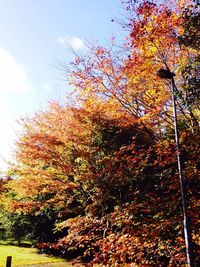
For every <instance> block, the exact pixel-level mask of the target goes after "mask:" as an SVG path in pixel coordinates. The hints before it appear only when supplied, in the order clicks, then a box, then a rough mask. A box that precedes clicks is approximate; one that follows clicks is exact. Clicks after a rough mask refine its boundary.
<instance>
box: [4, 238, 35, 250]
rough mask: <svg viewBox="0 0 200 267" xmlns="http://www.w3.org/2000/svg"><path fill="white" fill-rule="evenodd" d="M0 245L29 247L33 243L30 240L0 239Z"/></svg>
mask: <svg viewBox="0 0 200 267" xmlns="http://www.w3.org/2000/svg"><path fill="white" fill-rule="evenodd" d="M0 245H1V246H18V247H23V248H31V247H33V244H32V243H31V241H22V242H20V244H19V242H18V241H15V240H10V239H9V240H0Z"/></svg>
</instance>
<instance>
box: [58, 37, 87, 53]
mask: <svg viewBox="0 0 200 267" xmlns="http://www.w3.org/2000/svg"><path fill="white" fill-rule="evenodd" d="M57 43H59V44H61V45H67V46H69V47H71V48H72V49H74V50H81V49H83V48H84V42H83V40H82V39H80V38H78V37H75V36H71V37H70V36H63V37H59V38H58V39H57Z"/></svg>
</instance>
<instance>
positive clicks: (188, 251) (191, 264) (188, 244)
mask: <svg viewBox="0 0 200 267" xmlns="http://www.w3.org/2000/svg"><path fill="white" fill-rule="evenodd" d="M173 76H174V75H171V77H170V78H171V85H172V102H173V115H174V133H175V141H176V153H177V162H178V174H179V181H180V188H181V202H182V210H183V227H184V237H185V247H186V256H187V264H188V266H189V267H194V262H193V251H192V237H191V231H190V225H189V220H188V214H187V204H186V197H187V194H186V188H185V181H184V178H183V171H182V164H181V152H180V144H179V132H178V124H177V108H176V91H175V81H174V77H173Z"/></svg>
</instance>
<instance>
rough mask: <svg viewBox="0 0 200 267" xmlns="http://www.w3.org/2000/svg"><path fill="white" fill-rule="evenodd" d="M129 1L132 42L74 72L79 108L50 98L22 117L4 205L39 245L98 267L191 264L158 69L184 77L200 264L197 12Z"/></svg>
mask: <svg viewBox="0 0 200 267" xmlns="http://www.w3.org/2000/svg"><path fill="white" fill-rule="evenodd" d="M123 4H124V6H125V9H126V11H127V13H128V16H127V21H126V22H124V23H123V25H124V28H125V29H126V30H127V31H128V35H127V38H126V40H125V43H123V44H122V45H121V44H120V45H119V44H118V45H117V44H115V40H114V39H112V48H104V47H101V46H99V45H93V46H91V47H90V50H89V52H88V54H87V55H86V56H83V57H81V56H77V57H76V59H75V60H74V62H73V63H71V64H70V66H68V67H67V68H66V70H67V77H68V79H69V80H70V84H71V85H72V86H73V87H74V88H75V90H76V93H75V95H76V98H75V100H76V101H75V102H76V105H72V104H68V103H67V104H66V105H59V104H57V103H51V104H50V105H49V107H48V109H47V110H46V111H45V112H40V113H37V114H35V115H34V116H33V117H32V118H24V119H22V121H21V123H22V125H23V128H24V132H23V134H22V135H21V137H20V138H19V140H18V142H17V144H16V155H15V159H16V162H15V163H13V164H12V165H11V167H10V170H9V175H10V176H13V177H14V178H15V179H13V180H11V181H10V182H9V183H8V184H7V187H6V188H7V189H6V190H4V192H3V193H2V199H3V201H2V202H3V203H4V204H3V206H4V212H5V213H7V217H6V218H7V220H8V221H9V220H10V221H12V220H13V217H12V216H14V218H15V220H16V221H17V220H20V223H19V224H18V227H22V228H23V229H24V230H26V229H27V228H26V227H25V226H23V223H24V222H25V223H26V225H27V223H28V226H29V230H28V232H29V234H30V233H32V237H33V238H34V239H35V240H36V241H38V243H37V246H38V248H39V249H40V250H41V251H45V252H48V253H53V254H55V255H62V256H64V257H67V258H77V257H81V259H82V260H83V261H85V262H88V263H89V264H91V265H93V264H95V263H97V264H102V265H104V266H163V267H164V266H171V267H172V266H184V264H185V262H186V257H185V242H184V234H183V215H182V206H181V194H180V185H179V179H178V173H177V172H178V171H177V159H176V147H175V141H174V126H173V108H172V101H171V83H170V79H168V80H166V79H161V78H159V77H158V75H157V72H158V71H159V70H160V69H163V68H164V69H166V70H169V71H171V72H173V73H175V75H176V76H175V77H174V78H175V83H176V93H175V94H176V101H177V113H178V114H177V116H178V127H179V135H180V146H181V159H182V163H183V170H184V177H185V186H186V189H187V206H188V214H189V217H190V221H191V229H192V239H193V251H194V255H195V260H196V262H198V260H200V259H198V252H199V245H200V244H199V233H198V230H199V229H198V220H199V214H200V213H199V202H198V192H200V190H199V189H200V188H199V169H200V161H199V153H200V142H199V136H200V135H199V124H198V119H199V113H198V112H199V111H198V109H197V103H198V101H199V100H198V94H197V95H194V99H192V98H191V96H190V97H188V95H191V91H192V90H193V89H194V88H197V87H198V83H199V76H198V60H197V59H198V56H199V55H198V42H199V40H198V36H197V31H196V30H195V27H198V25H199V24H198V23H199V22H197V20H198V17H199V15H198V12H197V9H196V7H192V6H191V5H189V3H187V2H186V1H184V3H182V2H179V1H178V2H176V1H175V2H174V3H171V2H169V3H168V2H167V1H164V2H163V3H161V2H160V1H146V0H144V1H132V0H128V1H125V3H123ZM190 34H192V35H194V36H195V39H194V38H192V39H191V40H190ZM191 80H192V81H193V83H192V85H191ZM192 88H193V89H192ZM0 186H1V185H0ZM0 188H1V187H0ZM12 229H13V233H14V230H16V228H15V227H14V228H12ZM30 229H31V230H30ZM17 232H19V231H18V230H17Z"/></svg>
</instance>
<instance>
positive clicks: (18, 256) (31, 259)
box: [0, 244, 72, 267]
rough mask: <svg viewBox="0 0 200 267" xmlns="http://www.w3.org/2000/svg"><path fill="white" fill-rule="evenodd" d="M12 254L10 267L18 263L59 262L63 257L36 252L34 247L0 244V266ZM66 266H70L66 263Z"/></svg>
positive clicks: (4, 263)
mask: <svg viewBox="0 0 200 267" xmlns="http://www.w3.org/2000/svg"><path fill="white" fill-rule="evenodd" d="M7 256H12V267H14V266H20V265H29V264H30V265H31V264H40V263H49V262H52V263H53V262H61V261H64V260H63V259H60V258H56V257H51V256H48V255H45V254H38V253H37V249H35V248H26V247H18V246H13V245H4V244H0V266H6V257H7ZM67 266H69V267H70V266H72V265H71V264H70V263H69V264H67V263H66V267H67Z"/></svg>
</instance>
